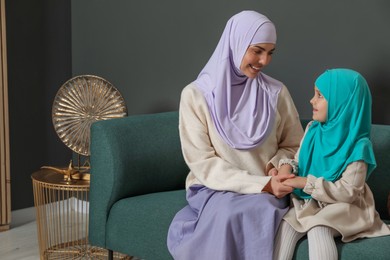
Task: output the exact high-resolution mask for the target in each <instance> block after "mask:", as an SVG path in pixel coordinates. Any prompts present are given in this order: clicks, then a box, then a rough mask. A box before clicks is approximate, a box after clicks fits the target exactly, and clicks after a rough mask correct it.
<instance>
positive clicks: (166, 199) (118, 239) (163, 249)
mask: <svg viewBox="0 0 390 260" xmlns="http://www.w3.org/2000/svg"><path fill="white" fill-rule="evenodd" d="M186 205H187V201H186V195H185V190H184V189H183V190H177V191H167V192H160V193H151V194H147V195H141V196H135V197H130V198H126V199H122V200H119V201H118V202H116V203H115V204H114V205H113V207H112V208H111V210H110V213H109V216H108V221H107V227H106V228H107V232H106V234H107V237H106V241H107V248H115V250H116V251H119V252H121V253H125V254H128V255H131V256H137V257H140V258H143V259H159V260H163V259H172V257H171V256H170V254H169V252H168V249H167V245H166V243H167V234H168V228H169V225H170V224H171V221H172V219H173V217H174V216H175V214H176V213H177V212H178V211H179V210H180V209H182V208H183V207H184V206H186ZM129 223H131V224H129Z"/></svg>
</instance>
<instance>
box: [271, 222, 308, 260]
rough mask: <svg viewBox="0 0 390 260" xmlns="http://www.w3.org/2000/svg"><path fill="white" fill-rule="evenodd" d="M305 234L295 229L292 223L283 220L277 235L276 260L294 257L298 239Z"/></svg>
mask: <svg viewBox="0 0 390 260" xmlns="http://www.w3.org/2000/svg"><path fill="white" fill-rule="evenodd" d="M304 235H305V234H304V233H299V232H297V231H295V229H293V228H292V227H291V226H290V224H288V223H287V222H286V221H284V220H282V222H281V223H280V226H279V230H278V233H277V234H276V237H275V245H274V260H279V259H280V260H289V259H292V257H293V255H294V251H295V246H296V244H297V242H298V240H299V239H301V238H302V237H303V236H304Z"/></svg>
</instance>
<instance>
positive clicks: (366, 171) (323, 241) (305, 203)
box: [275, 69, 390, 260]
mask: <svg viewBox="0 0 390 260" xmlns="http://www.w3.org/2000/svg"><path fill="white" fill-rule="evenodd" d="M310 103H311V104H312V106H313V120H314V121H312V122H310V123H309V124H308V126H307V127H306V132H305V136H304V139H303V140H302V145H301V147H300V149H299V152H298V154H297V155H296V159H295V165H296V164H298V176H297V177H296V178H293V179H288V180H286V181H285V182H284V183H285V184H286V185H290V186H291V187H294V188H296V190H294V194H293V195H292V201H293V205H294V207H293V208H291V209H290V211H289V212H288V213H287V214H286V216H285V217H284V220H283V221H282V224H281V226H280V229H279V231H278V235H277V238H276V245H275V259H282V260H288V259H292V257H293V254H294V250H295V245H296V243H297V241H298V240H299V239H300V238H301V237H303V236H305V235H306V234H307V236H308V242H309V257H310V259H315V260H321V259H326V260H332V259H338V252H337V247H336V243H335V241H334V238H333V237H334V236H342V241H343V242H350V241H353V240H355V239H357V238H363V237H375V236H383V235H389V234H390V228H389V227H388V226H387V225H385V224H384V223H383V222H382V221H381V219H380V218H379V214H378V213H377V212H376V210H375V202H374V197H373V194H372V192H371V190H370V188H369V187H368V185H367V184H366V182H365V181H366V179H367V178H368V176H369V175H370V174H371V173H372V171H373V170H374V168H375V167H376V162H375V156H374V151H373V148H372V143H371V141H370V131H371V94H370V89H369V87H368V85H367V82H366V80H365V79H364V78H363V77H362V76H361V75H360V74H359V73H358V72H356V71H353V70H350V69H332V70H327V71H325V72H324V73H323V74H322V75H321V76H320V77H318V79H317V80H316V82H315V88H314V97H313V98H312V99H311V100H310ZM298 159H299V160H298ZM285 163H287V164H289V163H291V162H288V161H285ZM292 166H294V163H293V164H292Z"/></svg>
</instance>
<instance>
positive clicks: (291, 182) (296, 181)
mask: <svg viewBox="0 0 390 260" xmlns="http://www.w3.org/2000/svg"><path fill="white" fill-rule="evenodd" d="M306 182H307V178H306V177H299V176H297V177H295V178H293V179H286V180H284V181H283V184H284V185H287V186H289V187H292V188H296V189H303V188H305V186H306Z"/></svg>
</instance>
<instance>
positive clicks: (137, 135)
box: [89, 111, 390, 260]
mask: <svg viewBox="0 0 390 260" xmlns="http://www.w3.org/2000/svg"><path fill="white" fill-rule="evenodd" d="M306 123H307V121H305V120H302V124H303V125H305V124H306ZM372 141H373V143H374V151H375V155H376V159H377V163H378V167H377V169H376V170H375V172H374V173H373V174H372V175H371V177H370V179H369V180H368V184H369V185H370V187H371V189H372V191H373V193H374V195H375V200H376V207H377V210H378V212H379V213H380V215H381V217H382V219H385V220H386V221H387V223H389V219H390V217H389V212H388V208H387V200H388V195H389V191H390V125H389V126H387V125H386V126H385V125H373V127H372ZM90 162H91V189H90V213H89V242H90V244H91V245H95V246H99V247H103V248H106V249H109V250H110V252H111V253H112V252H113V251H114V252H120V253H124V254H127V255H129V256H136V257H137V258H141V259H146V260H163V259H172V257H171V256H170V254H169V252H168V250H167V247H166V236H167V231H168V227H169V224H170V223H171V220H172V218H173V217H174V215H175V214H176V212H177V211H179V210H180V209H181V208H183V207H184V206H185V205H186V199H185V190H184V182H185V178H186V176H187V173H188V167H187V166H186V164H185V162H184V160H183V156H182V153H181V147H180V140H179V132H178V112H176V111H175V112H166V113H158V114H148V115H136V116H129V117H126V118H120V119H112V120H107V121H99V122H96V123H94V124H93V125H92V127H91V158H90ZM337 246H338V249H339V254H340V259H354V260H357V259H375V260H378V259H390V236H387V237H379V238H369V239H360V240H356V241H354V242H351V243H348V244H345V243H342V242H340V241H339V240H338V241H337ZM111 257H112V255H111ZM295 259H308V250H307V240H306V239H303V240H302V241H300V242H299V244H298V246H297V249H296V252H295ZM189 260H192V259H189ZM237 260H239V259H237Z"/></svg>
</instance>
